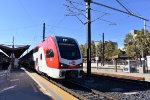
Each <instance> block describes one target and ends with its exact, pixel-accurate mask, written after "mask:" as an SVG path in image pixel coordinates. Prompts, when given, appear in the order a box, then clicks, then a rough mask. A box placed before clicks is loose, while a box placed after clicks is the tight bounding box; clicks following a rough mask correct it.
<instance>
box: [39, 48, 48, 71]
mask: <svg viewBox="0 0 150 100" xmlns="http://www.w3.org/2000/svg"><path fill="white" fill-rule="evenodd" d="M38 59H39V60H38V67H39V71H40V72H44V73H45V70H46V61H45V56H44V50H43V47H41V48H39V51H38Z"/></svg>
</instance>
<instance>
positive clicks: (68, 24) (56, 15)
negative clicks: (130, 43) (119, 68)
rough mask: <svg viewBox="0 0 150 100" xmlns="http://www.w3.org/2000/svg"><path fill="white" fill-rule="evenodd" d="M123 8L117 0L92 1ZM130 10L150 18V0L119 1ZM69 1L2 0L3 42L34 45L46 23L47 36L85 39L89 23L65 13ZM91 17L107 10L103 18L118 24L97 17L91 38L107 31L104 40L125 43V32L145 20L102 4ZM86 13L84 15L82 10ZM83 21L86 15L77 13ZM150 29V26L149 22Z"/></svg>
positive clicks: (0, 24) (0, 38) (0, 23)
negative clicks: (86, 23)
mask: <svg viewBox="0 0 150 100" xmlns="http://www.w3.org/2000/svg"><path fill="white" fill-rule="evenodd" d="M72 1H76V2H79V3H82V4H83V5H76V6H77V7H78V8H80V9H85V6H84V5H85V3H84V2H83V0H72ZM93 1H95V2H99V3H102V4H105V5H109V6H112V7H115V8H118V9H121V10H124V9H123V8H122V7H121V6H120V5H119V4H118V3H117V2H116V0H93ZM120 1H121V2H122V3H123V4H125V5H126V6H127V7H128V8H129V9H130V10H131V11H133V12H134V13H136V14H137V15H140V16H143V17H144V18H147V19H150V15H149V14H150V6H149V4H150V0H120ZM64 4H68V3H66V0H0V35H1V36H0V44H12V38H13V36H14V37H15V44H20V45H21V44H30V45H31V48H32V47H34V46H35V45H36V44H38V43H39V42H41V41H42V27H43V23H46V36H49V35H62V36H69V37H73V38H75V39H77V41H78V42H79V44H81V43H82V44H84V43H85V42H86V25H83V24H82V23H81V22H80V21H79V20H78V19H77V18H76V17H74V16H66V14H68V11H67V10H66V7H65V6H64ZM91 8H92V9H94V10H98V11H92V13H91V17H92V20H94V19H96V18H97V17H99V16H102V15H103V14H104V13H102V12H105V13H108V14H107V15H105V16H103V17H102V19H105V20H107V21H110V22H113V23H115V24H116V25H110V23H108V22H105V21H101V20H97V21H95V22H93V23H92V34H91V36H92V40H94V41H99V40H101V38H102V33H105V40H111V41H114V42H118V45H119V46H122V45H123V40H124V38H125V35H126V34H127V33H128V32H129V31H130V30H132V29H138V30H140V29H142V28H143V26H144V25H143V24H144V22H143V20H140V19H138V18H135V17H132V16H129V15H126V14H122V13H119V12H116V11H113V10H110V9H107V8H104V7H101V6H97V5H94V4H91ZM83 14H85V13H84V12H83ZM78 17H79V18H80V19H81V20H82V21H83V22H85V17H84V16H82V15H80V16H78ZM147 25H148V26H147V29H149V28H150V27H149V26H150V25H149V22H147Z"/></svg>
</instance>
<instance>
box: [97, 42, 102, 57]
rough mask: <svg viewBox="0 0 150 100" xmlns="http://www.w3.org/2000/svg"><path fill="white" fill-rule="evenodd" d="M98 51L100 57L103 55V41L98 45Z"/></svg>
mask: <svg viewBox="0 0 150 100" xmlns="http://www.w3.org/2000/svg"><path fill="white" fill-rule="evenodd" d="M97 53H98V56H99V57H102V42H101V41H100V42H99V43H98V45H97Z"/></svg>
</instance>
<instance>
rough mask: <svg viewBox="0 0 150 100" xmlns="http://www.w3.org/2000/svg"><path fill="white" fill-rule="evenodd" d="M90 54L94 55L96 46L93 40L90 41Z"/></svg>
mask: <svg viewBox="0 0 150 100" xmlns="http://www.w3.org/2000/svg"><path fill="white" fill-rule="evenodd" d="M91 56H92V57H95V56H96V47H95V43H94V41H92V42H91Z"/></svg>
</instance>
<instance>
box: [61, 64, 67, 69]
mask: <svg viewBox="0 0 150 100" xmlns="http://www.w3.org/2000/svg"><path fill="white" fill-rule="evenodd" d="M60 66H61V68H68V65H66V64H62V63H61V64H60Z"/></svg>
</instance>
